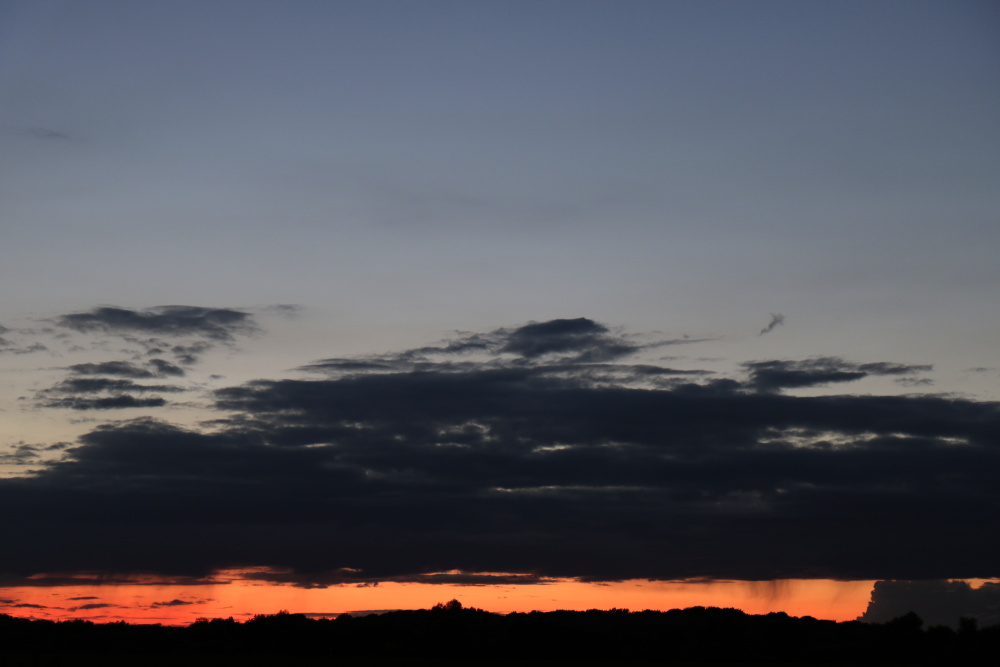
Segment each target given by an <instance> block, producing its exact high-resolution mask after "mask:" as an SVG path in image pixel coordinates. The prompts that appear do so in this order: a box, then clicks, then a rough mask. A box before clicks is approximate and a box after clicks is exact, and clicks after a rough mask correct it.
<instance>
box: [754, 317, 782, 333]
mask: <svg viewBox="0 0 1000 667" xmlns="http://www.w3.org/2000/svg"><path fill="white" fill-rule="evenodd" d="M784 323H785V316H784V315H782V314H781V313H771V321H770V322H768V323H767V326H766V327H764V328H763V329H761V330H760V332H759V333H758V334H757V335H758V336H763V335H764V334H766V333H771V332H772V331H774V329H775V327H779V326H781V325H782V324H784Z"/></svg>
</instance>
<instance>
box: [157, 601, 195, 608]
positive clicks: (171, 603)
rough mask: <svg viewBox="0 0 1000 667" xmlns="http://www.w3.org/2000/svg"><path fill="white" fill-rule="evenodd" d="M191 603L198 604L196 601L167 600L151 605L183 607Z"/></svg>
mask: <svg viewBox="0 0 1000 667" xmlns="http://www.w3.org/2000/svg"><path fill="white" fill-rule="evenodd" d="M189 604H198V603H196V602H187V601H186V600H177V599H173V600H168V601H166V602H154V603H153V604H151V605H149V606H150V607H182V606H185V605H189Z"/></svg>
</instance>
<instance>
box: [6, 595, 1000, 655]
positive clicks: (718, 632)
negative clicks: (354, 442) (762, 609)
mask: <svg viewBox="0 0 1000 667" xmlns="http://www.w3.org/2000/svg"><path fill="white" fill-rule="evenodd" d="M293 655H294V656H300V657H302V658H305V657H306V656H309V657H310V660H309V662H308V664H335V663H336V662H337V661H340V662H341V663H342V664H354V661H359V660H364V661H366V662H365V663H364V664H372V663H370V662H367V661H375V662H374V663H373V664H382V663H381V662H380V661H385V662H386V664H398V661H400V660H407V661H413V660H428V661H430V660H434V661H438V660H462V661H466V662H469V663H472V664H475V663H476V662H478V661H488V660H497V661H524V660H536V661H548V662H552V661H568V662H574V663H579V662H585V661H589V662H619V661H632V660H635V661H650V662H654V663H659V664H713V663H714V664H731V663H739V664H742V663H748V662H751V663H752V662H761V663H765V662H766V663H781V664H788V665H812V664H817V665H820V664H826V665H832V664H843V665H849V664H851V665H854V664H878V665H891V664H905V665H908V664H933V665H938V664H984V665H985V664H989V665H994V664H1000V661H998V658H1000V625H996V626H991V627H987V628H978V627H977V626H976V623H975V621H974V620H972V619H963V620H962V623H961V624H960V627H959V630H957V631H955V630H952V629H951V628H948V627H945V626H934V627H929V628H924V627H923V623H922V621H921V620H920V618H919V617H918V616H917V615H916V614H913V613H910V614H907V615H906V616H902V617H899V618H897V619H894V620H892V621H890V622H888V623H882V624H868V623H861V622H857V621H851V622H844V623H837V622H834V621H822V620H817V619H815V618H812V617H809V616H805V617H802V618H795V617H791V616H788V615H787V614H784V613H771V614H767V615H749V614H746V613H744V612H742V611H739V610H736V609H719V608H715V607H710V608H705V607H692V608H689V609H684V610H673V611H666V612H660V611H638V612H630V611H628V610H625V609H611V610H607V611H600V610H590V611H553V612H530V613H520V612H516V613H511V614H505V615H502V614H495V613H492V612H487V611H483V610H481V609H473V608H463V607H462V605H461V604H460V603H458V602H457V601H454V600H453V601H451V602H449V603H446V604H439V605H436V606H435V607H434V608H433V609H423V610H415V611H394V612H387V613H383V614H378V615H375V614H373V615H368V616H360V617H353V616H350V615H347V614H344V615H341V616H338V617H337V618H335V619H328V618H322V619H310V618H308V617H306V616H305V615H303V614H290V613H287V612H279V613H277V614H271V615H263V614H261V615H257V616H254V617H253V618H252V619H250V620H247V621H245V622H242V623H240V622H238V621H235V620H233V619H232V618H228V619H218V618H216V619H211V620H209V619H199V620H198V621H196V622H195V623H192V624H191V625H188V626H186V627H181V626H159V625H130V624H128V623H125V622H117V623H92V622H90V621H82V620H73V621H61V622H55V621H48V620H29V619H23V618H16V617H12V616H7V615H0V667H4V666H5V665H9V666H11V667H13V666H15V665H20V664H32V665H68V664H97V663H96V662H92V661H91V660H92V659H93V658H96V657H97V656H102V657H105V658H107V657H109V656H112V657H113V656H117V657H118V658H119V659H120V660H123V661H126V662H127V661H128V660H134V659H138V658H139V657H144V658H148V657H149V656H161V657H164V658H166V659H168V662H165V663H162V664H178V663H177V662H176V660H178V659H181V658H184V659H187V658H189V657H198V658H201V659H204V660H206V661H208V662H206V663H202V662H197V661H196V662H195V663H191V662H188V664H241V665H245V664H269V663H267V662H266V660H265V661H264V662H260V659H261V658H262V657H264V658H266V657H268V656H270V657H272V658H274V657H277V656H293ZM87 656H90V658H88V657H87ZM237 659H238V660H237ZM255 659H256V660H257V661H256V662H255V661H254V660H255ZM313 661H315V662H313ZM126 662H122V663H121V664H126ZM299 662H300V663H301V664H304V663H303V661H302V660H300V661H299ZM101 664H118V662H107V661H105V662H103V663H101ZM135 664H138V663H135ZM157 664H161V663H157Z"/></svg>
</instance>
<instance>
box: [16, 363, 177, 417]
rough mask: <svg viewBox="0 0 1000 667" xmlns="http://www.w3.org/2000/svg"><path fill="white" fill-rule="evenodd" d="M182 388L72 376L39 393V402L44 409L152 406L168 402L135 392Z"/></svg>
mask: <svg viewBox="0 0 1000 667" xmlns="http://www.w3.org/2000/svg"><path fill="white" fill-rule="evenodd" d="M96 365H98V366H99V365H100V364H96ZM181 391H184V390H183V389H182V388H181V387H176V386H173V385H162V384H157V385H150V384H139V383H137V382H134V381H132V380H129V379H122V378H117V377H112V378H105V377H70V378H68V379H66V380H63V381H62V382H59V383H58V384H56V385H54V386H52V387H49V388H48V389H44V390H42V391H40V392H38V394H37V396H36V399H35V402H36V404H37V405H38V406H40V407H44V408H70V409H72V410H114V409H120V408H151V407H160V406H163V405H166V400H165V399H164V398H162V397H160V396H149V397H139V396H136V395H135V394H147V393H150V392H165V393H177V392H181Z"/></svg>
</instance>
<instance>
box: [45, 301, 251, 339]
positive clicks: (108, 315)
mask: <svg viewBox="0 0 1000 667" xmlns="http://www.w3.org/2000/svg"><path fill="white" fill-rule="evenodd" d="M56 322H57V323H58V324H59V325H60V326H63V327H66V328H69V329H74V330H76V331H82V332H92V331H98V332H103V333H110V334H119V335H128V334H147V335H152V336H162V337H174V336H198V337H203V338H207V339H210V340H214V341H222V342H229V341H232V340H233V339H234V337H235V336H237V335H244V334H250V333H254V332H256V331H257V325H256V324H255V322H254V318H253V316H252V315H251V314H250V313H247V312H244V311H241V310H234V309H232V308H202V307H199V306H158V307H155V308H147V309H146V310H131V309H128V308H117V307H114V306H104V307H101V308H95V309H93V310H90V311H88V312H85V313H71V314H68V315H62V316H61V317H59V318H58V319H57V320H56Z"/></svg>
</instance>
